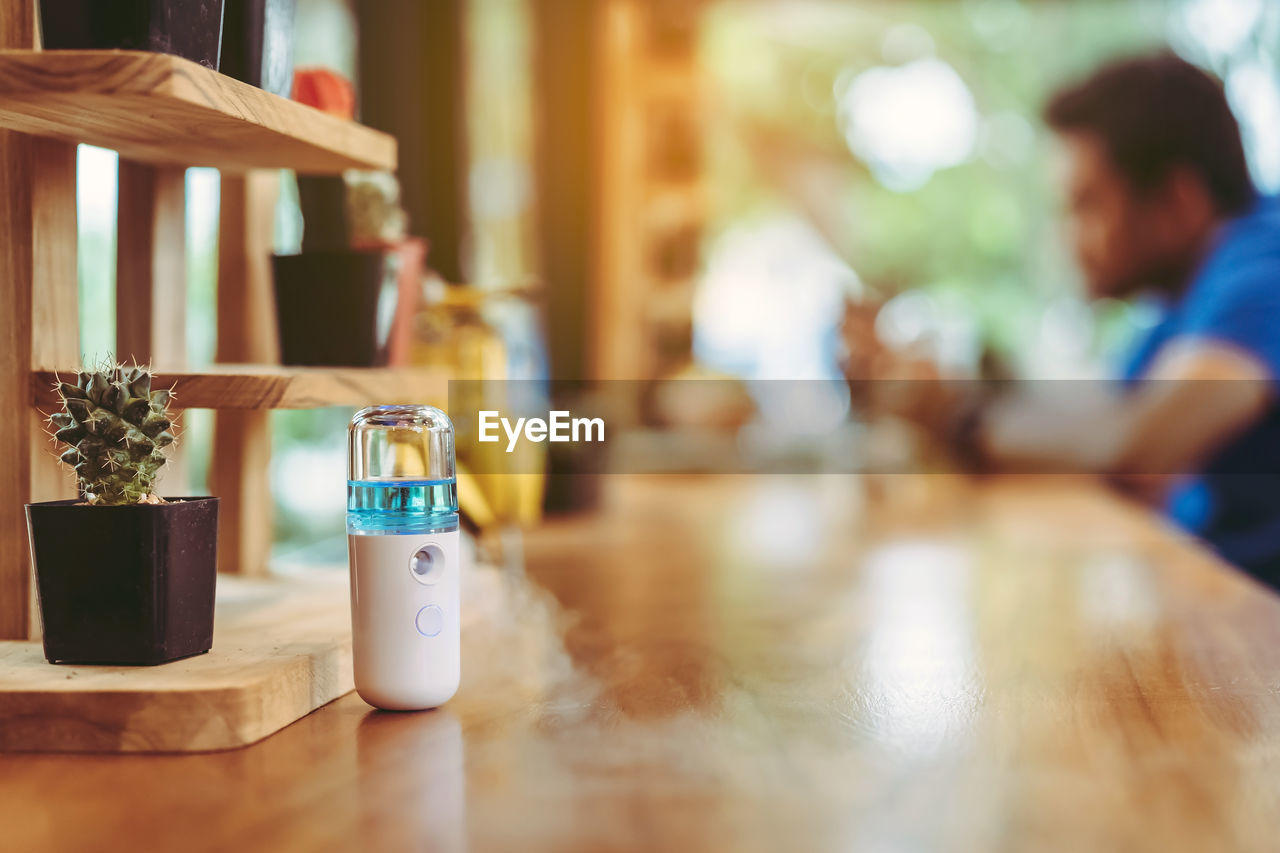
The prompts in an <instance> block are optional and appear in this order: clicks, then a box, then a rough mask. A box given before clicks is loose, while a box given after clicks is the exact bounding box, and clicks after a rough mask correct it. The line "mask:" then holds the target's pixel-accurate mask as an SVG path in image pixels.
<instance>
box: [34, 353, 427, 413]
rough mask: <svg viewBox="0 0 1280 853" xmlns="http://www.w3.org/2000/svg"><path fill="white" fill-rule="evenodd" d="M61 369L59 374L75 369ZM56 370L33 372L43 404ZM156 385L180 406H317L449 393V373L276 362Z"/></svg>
mask: <svg viewBox="0 0 1280 853" xmlns="http://www.w3.org/2000/svg"><path fill="white" fill-rule="evenodd" d="M73 373H74V371H72V370H66V371H62V372H61V374H60V375H62V376H64V377H65V376H69V375H73ZM57 375H59V374H58V373H57V372H55V371H52V370H38V371H35V372H33V373H32V374H31V399H32V403H33V404H34V405H35V406H36V407H37V408H39V409H43V410H45V411H49V410H51V409H52V408H53V407H56V406H57V405H58V396H57V394H56V393H54V391H53V383H54V382H55V377H56V376H57ZM154 383H155V387H163V388H167V387H169V386H175V388H176V391H175V397H174V401H173V405H174V408H176V409H251V410H262V409H319V408H323V407H325V406H369V405H375V404H381V403H388V404H390V403H423V402H430V401H432V400H442V399H444V398H445V397H447V396H448V390H449V385H448V383H449V375H448V373H447V372H446V371H445V370H443V369H441V368H435V367H386V368H381V367H375V368H360V367H277V366H266V365H238V364H236V365H232V364H218V365H211V366H210V367H209V368H207V369H206V370H201V371H190V372H188V371H181V372H169V371H164V370H159V371H157V373H156V377H155V380H154Z"/></svg>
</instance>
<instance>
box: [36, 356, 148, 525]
mask: <svg viewBox="0 0 1280 853" xmlns="http://www.w3.org/2000/svg"><path fill="white" fill-rule="evenodd" d="M151 378H152V376H151V372H150V371H149V370H147V369H146V368H145V367H137V366H134V367H125V366H113V367H103V368H98V369H94V370H85V371H82V372H81V373H79V374H77V376H76V382H75V384H72V383H69V382H59V383H58V385H57V391H58V396H59V397H61V399H62V407H63V409H62V411H61V412H58V413H57V414H55V415H53V416H52V417H51V418H49V422H50V424H52V426H53V428H54V430H55V431H54V433H53V437H54V438H55V439H56V440H57V441H59V442H61V443H62V444H63V445H66V449H65V450H63V452H62V454H61V455H60V456H59V457H58V458H59V459H60V460H61V461H62V462H64V463H65V464H67V465H69V466H70V467H71V468H72V469H74V470H75V472H76V478H77V479H78V480H79V483H80V491H81V492H82V493H83V494H84V496H85V499H86V500H88V501H89V502H90V503H92V504H101V505H105V506H119V505H122V504H136V503H141V502H144V501H146V500H147V499H148V498H150V497H151V495H152V486H153V484H154V482H155V478H156V474H157V472H158V471H159V470H160V468H161V467H162V466H163V465H164V463H165V448H166V447H168V446H169V445H171V444H173V441H174V435H173V432H171V428H172V426H173V424H172V421H171V420H170V418H169V414H168V408H169V402H170V400H171V399H172V397H173V394H172V392H171V391H167V390H163V389H162V390H152V388H151Z"/></svg>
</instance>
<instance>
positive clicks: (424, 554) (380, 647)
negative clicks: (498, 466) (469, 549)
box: [347, 406, 461, 711]
mask: <svg viewBox="0 0 1280 853" xmlns="http://www.w3.org/2000/svg"><path fill="white" fill-rule="evenodd" d="M348 439H349V446H348V472H347V542H348V546H349V548H350V554H351V629H352V643H353V645H354V652H355V679H356V691H357V692H358V693H359V694H360V697H361V698H362V699H364V700H365V701H366V702H368V703H369V704H370V705H374V706H375V707H378V708H383V709H385V710H388V711H416V710H422V709H425V708H434V707H436V706H438V705H442V704H444V703H445V702H447V701H448V700H449V699H450V697H452V696H453V694H454V693H455V692H456V691H457V689H458V678H459V670H460V657H461V652H460V642H459V625H460V621H461V620H460V618H459V569H460V566H459V563H458V559H459V553H458V492H457V484H456V478H455V473H454V451H453V424H452V423H450V422H449V418H448V416H447V415H445V413H444V412H442V411H440V410H439V409H436V408H432V407H431V406H374V407H373V408H369V409H365V410H364V411H362V412H360V413H359V414H358V415H356V416H355V418H354V419H353V420H352V421H351V427H350V429H349V431H348Z"/></svg>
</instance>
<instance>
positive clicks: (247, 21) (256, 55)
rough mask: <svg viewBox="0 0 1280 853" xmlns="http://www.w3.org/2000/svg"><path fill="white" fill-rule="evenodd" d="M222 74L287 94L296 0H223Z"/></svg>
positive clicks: (282, 94) (288, 92)
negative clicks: (224, 5) (224, 8)
mask: <svg viewBox="0 0 1280 853" xmlns="http://www.w3.org/2000/svg"><path fill="white" fill-rule="evenodd" d="M223 2H224V3H225V4H226V11H225V12H224V13H223V21H222V73H223V74H227V75H230V76H232V77H234V78H236V79H237V80H243V81H244V82H246V83H249V84H252V85H254V86H257V87H258V88H260V89H266V90H267V91H268V92H272V93H274V94H277V95H280V96H281V97H283V98H287V97H289V94H290V89H291V88H292V87H293V20H294V10H295V8H296V6H297V0H223Z"/></svg>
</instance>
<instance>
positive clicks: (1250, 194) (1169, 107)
mask: <svg viewBox="0 0 1280 853" xmlns="http://www.w3.org/2000/svg"><path fill="white" fill-rule="evenodd" d="M1045 120H1046V121H1047V122H1048V123H1049V126H1050V127H1052V128H1053V129H1054V130H1057V131H1059V132H1067V133H1071V132H1081V131H1084V132H1089V133H1094V134H1096V135H1097V136H1098V137H1099V138H1100V139H1101V140H1102V143H1103V145H1104V146H1105V147H1106V149H1107V152H1108V154H1110V156H1111V161H1112V162H1113V163H1114V164H1115V166H1116V168H1117V169H1118V170H1119V171H1120V173H1121V174H1122V175H1124V176H1125V178H1127V179H1128V181H1129V183H1130V184H1131V185H1132V186H1133V187H1134V188H1135V189H1137V190H1138V191H1140V192H1142V191H1147V190H1151V189H1154V188H1155V187H1157V186H1158V185H1159V184H1160V182H1161V181H1163V180H1164V179H1165V178H1167V177H1168V175H1169V172H1170V170H1172V169H1173V168H1175V167H1178V166H1185V167H1188V168H1190V169H1191V170H1193V171H1194V172H1195V173H1196V174H1197V175H1198V176H1199V177H1200V178H1201V179H1202V180H1203V181H1204V183H1205V186H1206V187H1207V188H1208V190H1209V194H1210V195H1211V196H1212V197H1213V199H1214V201H1215V202H1216V204H1217V207H1218V210H1219V212H1220V213H1224V214H1237V213H1241V212H1243V211H1244V210H1246V209H1248V207H1249V206H1250V204H1251V203H1252V202H1253V199H1254V194H1255V191H1254V187H1253V181H1252V180H1251V179H1250V177H1249V166H1248V164H1247V163H1246V162H1245V157H1244V145H1243V144H1242V143H1241V141H1240V126H1239V125H1238V124H1237V123H1236V118H1235V116H1234V115H1232V113H1231V107H1230V105H1228V104H1227V97H1226V94H1225V93H1224V92H1223V89H1222V84H1221V83H1220V82H1219V81H1218V80H1217V79H1216V78H1215V77H1212V76H1211V75H1209V74H1208V73H1206V72H1205V71H1202V70H1201V69H1199V68H1197V67H1196V66H1194V65H1192V64H1191V63H1189V62H1187V61H1186V60H1184V59H1181V58H1179V57H1178V56H1175V55H1174V54H1172V53H1160V54H1157V55H1155V56H1144V57H1138V58H1134V59H1126V60H1121V61H1119V62H1115V63H1112V64H1110V65H1106V66H1104V67H1103V68H1101V69H1100V70H1098V71H1097V72H1095V73H1094V74H1093V75H1092V76H1091V77H1089V78H1088V79H1086V80H1084V81H1083V82H1080V83H1077V84H1075V85H1073V86H1070V87H1068V88H1066V89H1063V90H1062V91H1060V92H1058V93H1057V94H1056V95H1054V96H1053V98H1052V99H1051V100H1050V101H1049V105H1048V107H1047V108H1046V109H1045Z"/></svg>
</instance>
